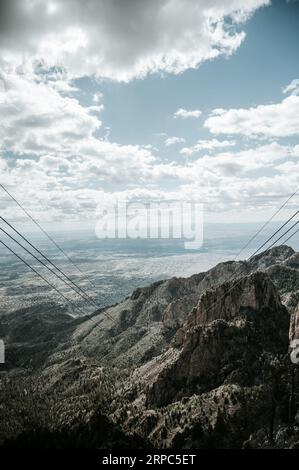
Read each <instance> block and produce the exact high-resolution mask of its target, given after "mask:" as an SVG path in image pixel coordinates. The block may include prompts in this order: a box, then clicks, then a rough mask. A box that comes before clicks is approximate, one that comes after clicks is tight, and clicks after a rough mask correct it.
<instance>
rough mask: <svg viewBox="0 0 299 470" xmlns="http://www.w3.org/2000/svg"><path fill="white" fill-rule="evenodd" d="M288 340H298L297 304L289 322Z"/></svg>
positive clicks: (298, 320) (298, 311) (298, 310)
mask: <svg viewBox="0 0 299 470" xmlns="http://www.w3.org/2000/svg"><path fill="white" fill-rule="evenodd" d="M289 336H290V342H291V341H294V340H296V339H298V340H299V304H298V305H297V308H296V309H295V311H294V313H293V314H292V316H291V322H290V335H289Z"/></svg>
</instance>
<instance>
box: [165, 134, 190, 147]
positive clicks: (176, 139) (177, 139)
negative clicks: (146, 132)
mask: <svg viewBox="0 0 299 470" xmlns="http://www.w3.org/2000/svg"><path fill="white" fill-rule="evenodd" d="M184 142H186V140H185V139H184V138H183V137H175V136H174V137H168V138H167V139H166V140H165V145H166V147H170V146H171V145H175V144H183V143H184Z"/></svg>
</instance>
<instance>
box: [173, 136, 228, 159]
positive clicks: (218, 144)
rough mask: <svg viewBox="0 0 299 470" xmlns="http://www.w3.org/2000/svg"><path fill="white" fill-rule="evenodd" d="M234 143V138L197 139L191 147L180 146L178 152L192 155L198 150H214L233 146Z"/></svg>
mask: <svg viewBox="0 0 299 470" xmlns="http://www.w3.org/2000/svg"><path fill="white" fill-rule="evenodd" d="M234 145H236V142H235V141H234V140H218V139H210V140H199V141H198V142H197V144H195V145H193V146H192V147H184V148H182V149H181V150H180V153H181V154H182V155H193V154H194V153H197V152H199V151H200V150H215V149H220V148H224V147H233V146H234Z"/></svg>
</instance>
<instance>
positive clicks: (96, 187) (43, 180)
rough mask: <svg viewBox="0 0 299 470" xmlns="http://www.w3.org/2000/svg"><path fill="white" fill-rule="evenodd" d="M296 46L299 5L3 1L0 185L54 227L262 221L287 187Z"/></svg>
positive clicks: (295, 109)
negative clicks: (161, 212) (159, 210)
mask: <svg viewBox="0 0 299 470" xmlns="http://www.w3.org/2000/svg"><path fill="white" fill-rule="evenodd" d="M298 44H299V2H297V1H283V0H273V1H272V2H270V0H246V2H245V1H244V0H151V1H148V0H87V1H85V2H82V1H81V0H60V1H58V0H50V1H49V0H47V1H46V0H1V2H0V183H2V184H3V185H5V186H6V187H7V188H8V189H9V191H10V192H11V193H12V194H13V195H14V196H16V197H17V198H18V199H19V200H20V201H22V203H23V204H24V206H25V207H26V209H27V210H28V211H30V213H31V214H32V215H33V216H34V217H35V218H37V219H38V220H39V221H41V222H43V224H45V225H46V226H48V227H51V228H57V227H61V226H69V227H78V226H80V227H82V226H91V227H92V225H93V224H94V221H95V220H96V219H97V214H98V211H99V208H101V207H103V206H105V205H107V204H108V205H109V204H111V203H113V202H115V201H117V200H127V201H131V202H138V203H146V204H148V203H150V202H153V203H160V202H161V203H162V202H165V201H166V202H167V201H169V202H173V201H174V202H177V201H195V202H198V203H200V204H203V207H204V213H205V220H207V221H210V222H248V221H261V220H265V219H267V218H268V217H269V215H270V214H271V213H272V212H273V211H275V209H276V208H277V207H279V205H280V204H282V202H283V201H284V200H285V199H286V198H287V196H288V195H289V194H291V193H292V192H293V191H295V189H296V188H297V186H298V184H299V162H298V156H299V138H298V137H299V70H298V58H299V57H298ZM297 199H298V198H297ZM297 202H298V201H296V198H294V199H293V201H292V204H293V206H294V207H295V205H296V204H297ZM0 209H1V214H3V216H7V217H9V218H10V219H12V218H13V219H14V220H21V218H22V214H21V213H20V211H19V210H18V208H17V207H16V206H15V205H13V203H12V202H11V201H9V199H8V198H7V197H6V196H5V195H4V194H3V193H2V194H1V196H0ZM290 209H292V206H290Z"/></svg>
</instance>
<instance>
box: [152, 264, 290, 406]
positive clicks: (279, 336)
mask: <svg viewBox="0 0 299 470" xmlns="http://www.w3.org/2000/svg"><path fill="white" fill-rule="evenodd" d="M288 329H289V314H288V312H287V310H286V308H285V307H284V306H283V305H282V304H281V302H280V299H279V295H278V293H277V290H276V288H275V286H274V284H273V283H272V281H271V279H270V278H269V276H268V275H267V274H265V273H262V272H257V273H255V274H252V275H250V276H245V277H244V278H241V279H240V280H239V281H238V283H236V282H231V283H227V284H223V285H221V286H219V287H217V288H215V289H211V290H208V291H206V292H205V293H204V294H203V295H202V297H201V299H200V301H199V303H198V305H197V307H195V308H194V309H193V310H192V312H191V314H190V315H189V317H188V319H187V321H186V323H185V325H184V326H183V327H182V328H181V329H179V330H178V332H177V333H176V335H175V337H174V339H173V341H172V347H174V348H179V349H180V354H179V356H178V357H177V358H176V360H175V362H174V363H172V364H171V365H169V364H167V363H166V364H165V369H164V370H162V371H161V372H160V374H159V375H158V377H157V379H156V381H155V382H154V383H153V384H151V385H150V386H149V388H148V390H147V400H148V404H151V405H154V406H161V405H165V404H167V403H169V402H170V401H174V400H176V399H178V398H180V397H181V396H182V395H186V394H187V395H190V394H192V393H195V392H197V393H198V392H201V393H202V392H204V391H207V390H211V389H213V388H215V387H217V386H219V385H221V384H222V383H223V382H224V381H225V380H227V379H228V378H229V377H230V376H232V375H233V374H234V376H235V377H236V376H237V373H238V374H239V376H240V375H242V380H243V382H248V383H250V380H251V370H250V366H249V365H251V366H252V365H253V364H254V363H256V362H257V361H258V359H259V357H260V355H261V353H262V352H264V353H265V352H266V353H272V354H286V353H287V350H288V339H287V338H288ZM243 384H244V383H243Z"/></svg>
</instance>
